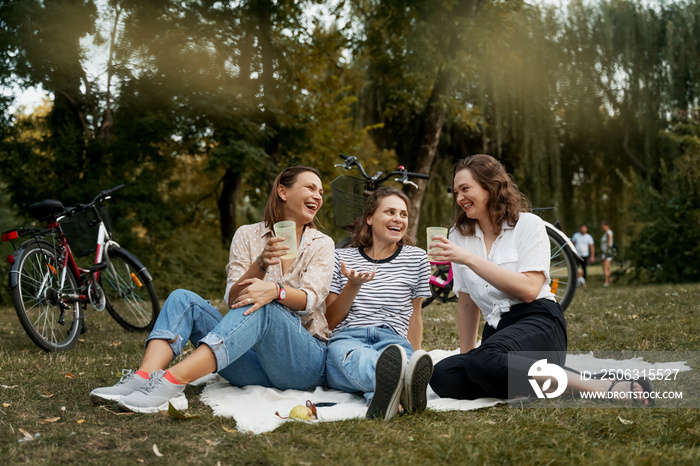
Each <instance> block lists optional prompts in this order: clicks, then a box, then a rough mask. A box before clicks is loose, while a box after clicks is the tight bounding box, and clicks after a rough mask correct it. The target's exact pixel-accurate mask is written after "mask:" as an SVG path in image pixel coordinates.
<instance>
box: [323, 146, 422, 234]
mask: <svg viewBox="0 0 700 466" xmlns="http://www.w3.org/2000/svg"><path fill="white" fill-rule="evenodd" d="M340 158H341V159H343V160H344V161H345V163H339V164H336V165H335V166H336V167H342V168H344V169H346V170H352V169H356V170H357V171H358V172H360V175H362V178H358V177H355V176H351V175H340V176H339V177H337V178H336V179H334V180H333V181H331V194H332V196H333V214H334V217H335V225H336V226H337V227H338V228H342V229H344V230H347V231H349V232H352V231H353V230H354V229H355V225H356V223H357V221H358V220H359V219H360V218H362V214H363V212H364V211H365V201H366V200H367V197H368V196H369V195H370V194H372V192H373V191H374V190H376V189H377V188H379V187H380V186H381V185H382V184H384V182H386V181H387V180H389V178H391V177H393V176H399V178H395V179H394V181H396V182H397V183H401V184H404V185H411V186H413V187H414V188H417V187H418V186H417V185H416V183H414V182H413V181H411V180H409V179H408V178H409V177H410V178H421V179H424V180H427V179H428V178H429V175H426V174H424V173H414V172H409V171H407V170H406V168H405V167H404V166H403V165H399V167H398V168H397V169H396V170H394V171H392V172H391V173H388V174H386V175H384V174H383V173H382V172H377V173H375V174H374V175H372V176H370V175H368V174H367V172H365V169H364V167H363V166H362V163H360V161H359V160H357V157H355V156H351V155H345V154H340ZM382 175H384V176H382ZM351 244H352V239H351V237H350V236H347V237H345V238H343V239H342V240H340V242H338V244H336V248H345V247H348V246H351Z"/></svg>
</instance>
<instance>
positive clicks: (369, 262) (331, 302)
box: [326, 187, 433, 419]
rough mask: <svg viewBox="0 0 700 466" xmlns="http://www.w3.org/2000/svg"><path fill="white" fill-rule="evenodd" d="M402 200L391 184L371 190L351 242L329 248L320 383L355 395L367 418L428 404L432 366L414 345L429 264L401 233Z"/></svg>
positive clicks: (403, 222)
mask: <svg viewBox="0 0 700 466" xmlns="http://www.w3.org/2000/svg"><path fill="white" fill-rule="evenodd" d="M409 204H410V203H409V201H408V198H407V197H406V195H405V194H404V193H402V192H401V191H399V190H398V189H396V188H389V187H383V188H380V189H378V190H376V191H375V192H373V193H372V195H371V196H370V197H369V198H368V199H367V205H366V208H365V212H364V214H363V216H362V219H361V221H360V223H359V225H358V227H357V228H356V230H355V234H354V237H353V240H354V242H355V244H356V245H357V246H358V247H356V248H347V249H336V253H335V271H334V273H333V280H332V282H331V288H330V293H329V295H328V298H326V318H327V320H328V325H329V327H330V328H331V329H332V330H333V333H332V335H331V339H330V341H329V343H328V358H327V360H326V377H327V384H328V386H329V387H330V388H336V389H339V390H343V391H347V392H362V393H363V394H364V396H365V399H366V400H367V401H368V402H369V408H368V410H367V417H370V418H377V417H381V418H384V419H390V418H392V417H393V416H394V415H396V413H397V412H398V409H399V403H401V404H402V405H403V407H404V410H405V411H407V412H409V413H413V412H415V411H418V410H422V409H425V407H426V404H427V397H426V389H427V386H428V381H429V380H430V376H431V375H432V371H433V364H432V361H431V359H430V356H429V355H428V354H427V353H426V352H425V351H422V350H421V349H420V347H421V338H422V331H423V322H422V319H421V314H420V311H421V302H422V300H423V298H424V297H427V296H430V288H429V286H428V279H429V276H430V268H429V264H428V259H427V256H426V253H425V251H423V250H422V249H420V248H417V247H415V246H413V239H412V238H410V237H409V236H407V229H408V218H409V207H408V206H409ZM407 360H408V363H407Z"/></svg>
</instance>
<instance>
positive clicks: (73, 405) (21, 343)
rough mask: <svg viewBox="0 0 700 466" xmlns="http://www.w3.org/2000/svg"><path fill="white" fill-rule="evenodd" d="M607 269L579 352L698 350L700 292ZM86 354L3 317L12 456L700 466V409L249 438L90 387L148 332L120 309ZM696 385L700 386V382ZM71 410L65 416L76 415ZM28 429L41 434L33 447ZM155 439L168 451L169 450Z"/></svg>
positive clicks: (205, 419) (394, 424) (231, 424)
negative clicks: (99, 395)
mask: <svg viewBox="0 0 700 466" xmlns="http://www.w3.org/2000/svg"><path fill="white" fill-rule="evenodd" d="M601 283H602V280H601V279H600V277H599V276H598V275H596V274H592V276H591V277H590V278H589V285H588V288H587V289H586V290H585V291H584V290H581V289H579V292H578V293H577V296H576V298H575V300H574V302H573V304H572V306H571V307H570V308H569V310H568V311H567V317H568V330H569V349H570V350H575V351H604V350H610V351H617V350H644V351H697V350H698V349H700V332H699V330H700V284H691V285H664V286H632V285H628V286H621V285H617V284H616V285H614V286H612V287H610V288H602V286H601ZM424 321H425V338H424V345H425V347H426V349H428V350H431V349H435V348H443V349H453V348H456V347H457V345H458V344H457V341H458V340H457V333H456V326H455V319H454V306H452V305H435V304H433V305H431V306H429V307H428V308H426V309H425V310H424ZM87 323H88V332H87V333H85V334H84V335H83V336H82V339H81V342H80V343H79V344H78V346H77V347H76V348H74V349H73V350H71V351H69V352H66V353H61V354H46V353H43V352H42V351H40V350H38V349H37V348H36V347H35V346H34V345H33V344H32V343H31V341H30V340H29V338H28V337H27V336H26V335H25V334H24V331H23V329H22V327H21V326H20V324H19V321H18V319H17V317H16V315H15V312H14V309H13V308H8V307H5V308H2V309H0V458H2V459H1V460H0V462H2V463H3V464H16V463H31V464H37V463H47V464H56V463H77V462H81V463H101V464H135V463H136V464H138V463H147V464H182V463H192V464H212V465H216V464H321V463H324V464H363V465H367V464H372V465H374V464H391V465H394V464H409V463H411V464H413V463H416V464H483V463H489V464H493V463H502V464H511V463H514V464H519V463H537V464H549V463H595V464H621V463H625V464H627V463H636V464H698V463H700V411H699V410H698V409H697V408H684V409H664V408H658V409H657V408H655V409H635V408H631V407H614V406H610V407H604V408H551V409H531V408H514V407H509V406H507V405H505V404H502V405H498V406H496V407H492V408H486V409H483V410H477V411H467V412H431V411H427V412H425V413H423V414H421V415H417V416H405V415H400V416H398V417H397V418H395V419H394V420H392V421H391V422H379V421H368V420H351V421H343V422H323V423H315V424H305V423H301V422H293V423H292V422H289V423H286V424H284V425H283V426H282V427H280V428H279V429H277V430H276V431H274V432H272V433H270V434H263V435H258V436H255V435H252V434H243V433H239V432H237V431H236V430H235V427H236V425H235V421H234V420H233V419H229V418H219V417H215V416H213V415H212V414H211V410H210V409H209V408H208V407H207V406H205V405H203V404H202V403H201V402H199V393H200V391H201V388H198V387H189V388H188V389H187V391H186V394H187V396H188V398H189V400H190V409H189V412H190V413H192V414H196V415H197V416H198V417H197V418H196V419H190V420H185V421H178V420H174V419H172V418H170V417H168V416H167V415H137V414H125V413H119V412H118V411H117V410H116V409H115V407H109V409H106V408H104V407H96V406H93V405H92V404H91V403H90V401H89V399H88V393H89V392H90V390H91V389H92V388H94V387H98V386H103V385H108V384H109V385H111V384H113V383H114V382H116V381H117V380H118V375H119V373H120V372H121V369H122V368H134V367H135V366H136V365H137V364H138V362H139V361H140V356H141V354H142V351H143V339H144V335H143V334H129V333H127V332H125V331H123V330H122V329H121V328H120V327H119V326H118V325H117V324H116V323H115V322H113V321H112V320H111V318H110V317H109V315H108V314H107V313H106V312H104V313H98V314H92V315H90V316H89V317H88V320H87ZM696 389H697V387H696ZM64 408H65V409H64ZM25 432H26V433H27V434H28V435H30V436H32V437H33V436H35V434H39V436H38V437H36V438H34V440H31V441H22V442H20V440H21V439H23V437H25ZM154 445H156V446H157V449H158V451H159V453H160V454H161V455H162V456H158V455H156V453H155V452H154Z"/></svg>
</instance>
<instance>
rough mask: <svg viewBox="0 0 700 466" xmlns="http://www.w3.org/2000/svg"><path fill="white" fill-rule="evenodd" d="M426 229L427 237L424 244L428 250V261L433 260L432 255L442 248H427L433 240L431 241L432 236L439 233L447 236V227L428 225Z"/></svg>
mask: <svg viewBox="0 0 700 466" xmlns="http://www.w3.org/2000/svg"><path fill="white" fill-rule="evenodd" d="M426 231H427V237H428V244H427V246H426V249H427V250H428V260H429V261H434V259H433V256H434V255H436V254H440V252H441V251H442V248H433V249H429V248H430V243H432V242H433V241H432V238H433V236H437V235H440V236H444V237H445V238H447V228H444V227H428V228H427V230H426Z"/></svg>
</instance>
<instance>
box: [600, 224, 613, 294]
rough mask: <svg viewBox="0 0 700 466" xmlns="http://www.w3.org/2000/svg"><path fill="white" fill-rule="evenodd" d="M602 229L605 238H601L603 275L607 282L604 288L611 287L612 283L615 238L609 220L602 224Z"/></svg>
mask: <svg viewBox="0 0 700 466" xmlns="http://www.w3.org/2000/svg"><path fill="white" fill-rule="evenodd" d="M600 228H602V229H603V237H602V238H600V251H601V254H600V260H601V261H602V262H603V275H604V276H605V281H604V282H603V286H610V284H611V283H612V271H611V265H612V258H613V255H614V249H613V244H614V241H613V240H614V238H613V231H612V230H611V229H610V225H609V224H608V221H607V220H603V221H601V222H600Z"/></svg>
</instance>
